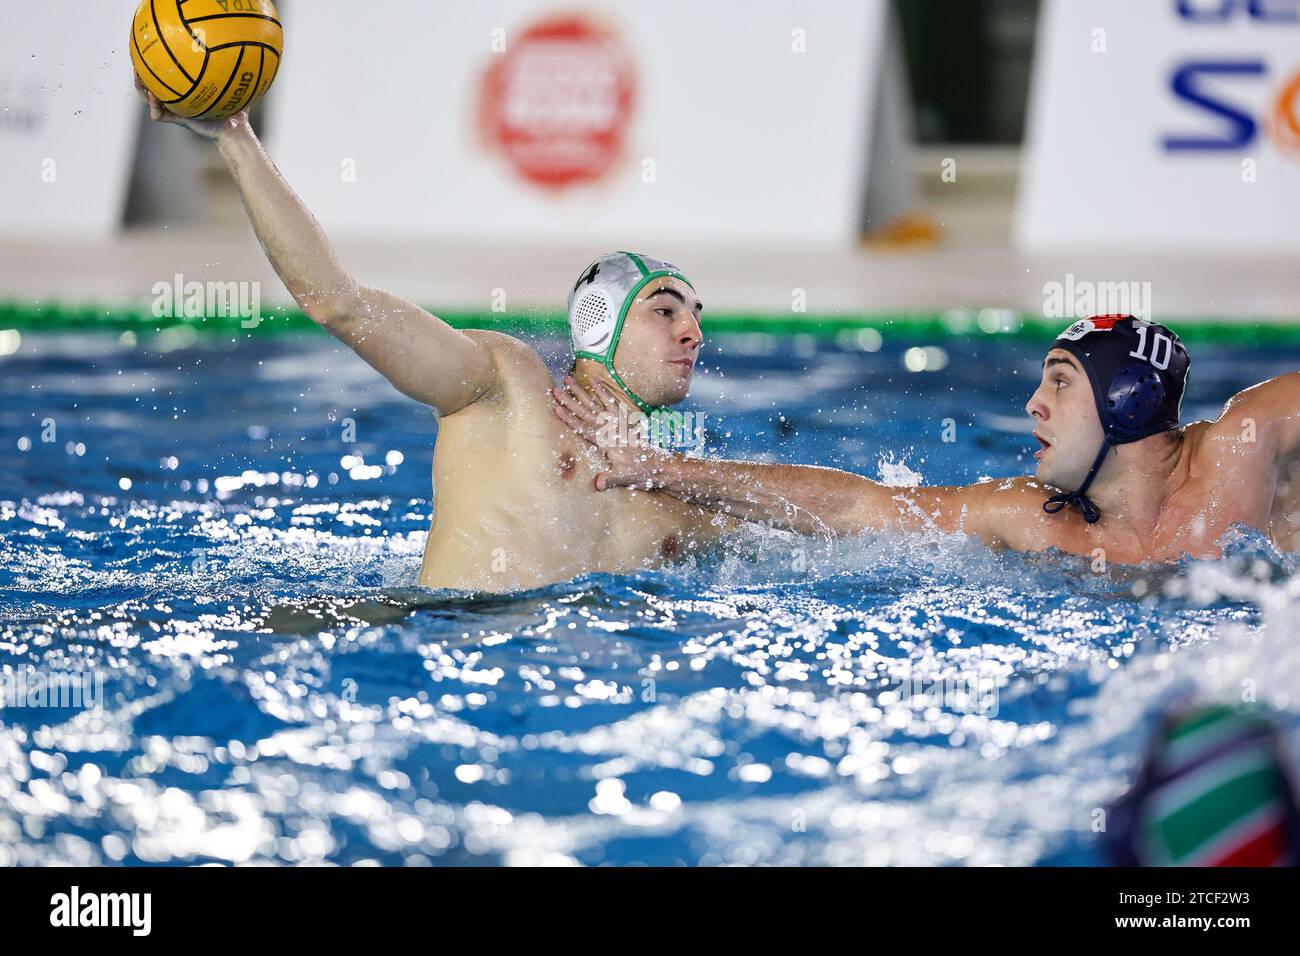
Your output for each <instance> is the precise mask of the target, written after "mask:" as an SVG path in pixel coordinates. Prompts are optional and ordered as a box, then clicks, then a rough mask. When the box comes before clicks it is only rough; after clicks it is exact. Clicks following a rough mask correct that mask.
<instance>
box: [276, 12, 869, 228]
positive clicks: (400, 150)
mask: <svg viewBox="0 0 1300 956" xmlns="http://www.w3.org/2000/svg"><path fill="white" fill-rule="evenodd" d="M281 6H282V13H283V14H284V18H285V29H286V55H285V59H284V66H283V68H282V70H281V72H280V75H279V77H278V78H277V80H276V88H275V90H274V92H273V93H272V96H271V99H270V109H271V113H270V116H269V120H270V131H269V142H268V146H269V149H270V150H271V153H272V155H273V156H274V157H275V160H276V162H277V164H278V165H279V166H280V168H281V170H282V171H283V172H284V174H285V176H286V178H287V179H288V180H289V182H290V183H291V184H292V185H293V186H294V188H295V189H296V190H298V192H299V193H300V195H301V196H302V197H303V199H304V200H305V201H306V203H307V204H308V205H309V206H310V207H311V208H312V210H313V211H314V212H315V213H316V215H317V216H318V217H319V218H320V219H321V221H322V223H323V224H324V226H325V227H326V228H327V229H328V230H330V231H332V232H335V233H337V234H354V235H384V236H402V235H407V236H414V235H421V236H441V237H463V238H478V239H489V240H496V239H532V240H556V239H568V240H597V239H599V240H603V241H607V242H610V243H614V244H615V245H618V243H621V242H626V243H631V242H637V243H640V242H647V241H658V240H679V239H690V240H697V241H725V242H729V243H743V242H772V241H791V242H824V243H838V244H843V243H849V242H853V241H855V240H856V238H857V236H858V232H859V227H860V223H861V218H862V208H863V190H864V189H865V184H866V162H867V156H868V155H869V147H870V143H869V138H870V130H871V116H870V115H869V114H870V111H871V105H872V104H874V103H875V95H874V94H875V85H876V82H877V73H878V69H879V64H880V61H881V49H882V43H883V41H884V35H885V14H886V5H885V3H884V2H883V0H827V2H823V3H817V4H808V3H803V2H798V0H747V2H744V3H740V2H719V3H698V2H692V0H659V2H655V3H644V2H631V0H602V2H600V3H590V2H589V3H583V2H581V0H580V2H579V3H578V4H576V5H575V4H572V3H545V2H537V0H499V2H492V3H465V4H456V5H455V8H454V10H455V12H454V14H453V13H451V12H449V10H450V8H449V6H448V5H445V4H438V3H410V2H405V0H367V2H366V3H352V2H343V0H311V2H310V3H307V2H301V0H292V2H290V0H284V2H283V3H282V5H281Z"/></svg>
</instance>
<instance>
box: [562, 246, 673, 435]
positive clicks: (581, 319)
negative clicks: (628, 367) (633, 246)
mask: <svg viewBox="0 0 1300 956" xmlns="http://www.w3.org/2000/svg"><path fill="white" fill-rule="evenodd" d="M666 276H670V277H672V278H674V279H679V280H681V281H682V282H685V283H686V284H687V285H688V286H691V288H692V289H694V288H695V286H693V285H691V281H690V280H689V279H687V278H686V276H684V275H683V274H682V272H681V270H680V269H678V268H677V267H676V266H675V265H673V264H672V263H671V262H664V261H663V260H662V259H655V258H652V257H651V256H642V255H637V254H636V253H633V252H609V253H606V254H605V255H603V256H601V257H600V258H599V259H597V260H596V261H595V262H593V263H591V265H589V266H587V268H586V269H585V270H584V271H583V273H582V275H581V276H579V278H578V281H577V283H576V284H575V285H574V286H573V291H572V292H570V293H569V302H568V318H569V337H570V338H571V339H572V341H573V354H574V356H575V357H576V358H586V359H592V360H594V361H597V362H600V363H601V364H602V365H603V366H605V369H606V370H607V371H608V372H609V374H610V377H611V378H613V379H614V381H615V382H617V383H618V385H619V387H620V388H622V389H623V391H625V392H626V393H627V394H628V397H630V398H631V399H632V401H634V402H636V404H637V407H638V408H640V409H641V411H643V412H644V413H645V414H647V415H650V414H652V413H654V412H655V411H656V409H655V408H654V407H653V406H651V405H649V404H647V403H646V402H644V401H642V400H641V398H640V396H638V395H637V394H636V393H635V392H633V391H632V389H630V388H628V387H627V384H626V383H625V382H624V381H623V379H622V378H621V377H620V376H619V374H618V371H617V370H616V369H615V368H614V353H615V352H616V351H617V350H618V339H619V336H620V335H622V334H623V323H624V321H626V319H627V312H628V309H630V308H631V307H632V303H633V302H635V301H636V297H637V293H639V292H640V291H641V290H642V289H643V288H645V286H646V285H648V284H649V283H650V282H652V281H654V280H655V279H661V278H664V277H666Z"/></svg>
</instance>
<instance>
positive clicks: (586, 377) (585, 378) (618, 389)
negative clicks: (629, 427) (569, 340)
mask: <svg viewBox="0 0 1300 956" xmlns="http://www.w3.org/2000/svg"><path fill="white" fill-rule="evenodd" d="M569 374H570V375H571V377H572V378H573V380H574V381H575V382H577V383H578V384H579V385H581V386H582V387H583V388H585V389H586V390H587V391H589V392H590V391H592V388H593V386H594V385H595V384H596V383H597V382H599V383H601V384H602V385H604V386H605V387H606V388H608V389H609V390H610V391H611V392H612V393H613V394H614V397H615V398H616V399H618V403H619V404H620V405H622V406H623V407H624V408H625V409H627V411H628V414H629V415H639V414H641V410H640V409H639V408H638V407H637V404H636V402H634V401H632V398H631V396H629V395H628V394H627V392H625V391H623V387H622V386H621V385H619V384H618V382H616V381H614V377H613V376H612V375H610V374H609V369H607V368H605V366H603V365H601V364H600V363H599V362H593V361H592V360H591V359H583V358H580V359H578V360H577V361H576V362H575V363H574V365H573V371H572V372H570V373H569Z"/></svg>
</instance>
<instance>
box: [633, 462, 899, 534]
mask: <svg viewBox="0 0 1300 956" xmlns="http://www.w3.org/2000/svg"><path fill="white" fill-rule="evenodd" d="M652 480H653V485H654V487H656V488H658V489H659V490H662V491H665V492H667V493H668V494H670V495H672V496H673V497H674V498H680V499H681V500H682V501H686V502H690V503H691V504H697V505H700V506H702V507H705V508H709V509H710V510H714V511H720V512H722V513H724V514H727V515H731V516H732V517H736V518H740V519H743V520H745V521H756V522H762V523H765V524H771V525H774V526H776V527H778V528H784V529H785V530H788V531H794V532H797V533H799V534H855V533H858V532H861V531H867V530H876V529H881V528H884V527H887V526H891V525H893V526H897V524H898V523H899V522H898V518H897V508H896V507H891V505H890V492H891V490H893V489H890V488H888V487H887V486H885V485H881V484H880V483H878V482H875V481H872V480H871V479H870V478H864V477H863V476H862V475H855V474H852V473H851V472H847V471H839V470H837V469H835V468H821V467H817V466H814V465H778V464H765V463H760V462H743V461H718V460H712V459H707V458H686V457H683V456H680V455H665V456H663V457H662V458H661V459H659V460H658V461H657V462H656V465H655V469H654V476H653V479H652ZM891 514H892V515H893V516H894V517H893V520H891Z"/></svg>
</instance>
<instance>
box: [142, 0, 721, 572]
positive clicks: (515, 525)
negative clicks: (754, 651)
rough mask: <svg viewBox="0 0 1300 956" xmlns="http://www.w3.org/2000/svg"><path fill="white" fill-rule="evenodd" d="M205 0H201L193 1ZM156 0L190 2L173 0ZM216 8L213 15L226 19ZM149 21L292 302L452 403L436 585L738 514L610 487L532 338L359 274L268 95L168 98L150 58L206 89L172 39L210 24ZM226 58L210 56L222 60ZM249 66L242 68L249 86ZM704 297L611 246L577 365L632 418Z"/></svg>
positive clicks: (683, 544) (428, 550)
mask: <svg viewBox="0 0 1300 956" xmlns="http://www.w3.org/2000/svg"><path fill="white" fill-rule="evenodd" d="M200 2H203V0H190V3H189V4H187V5H186V7H185V11H186V14H185V15H186V16H188V15H189V13H190V11H192V10H194V9H200V8H199V7H196V6H195V4H197V3H200ZM266 6H267V7H269V4H266ZM158 7H160V8H164V9H165V8H168V7H170V8H171V13H172V15H173V16H176V17H179V16H180V14H179V12H178V10H179V8H178V6H177V4H176V3H175V2H174V0H170V2H168V3H161V2H160V3H159V4H158ZM142 10H144V7H142ZM268 15H269V14H268ZM217 19H223V18H217ZM255 19H256V18H254V20H255ZM204 22H206V23H207V24H208V26H209V27H211V25H212V24H213V23H215V22H216V19H214V20H210V21H204ZM250 22H251V21H250ZM252 25H253V26H257V24H256V23H252ZM276 26H277V27H278V23H277V24H276ZM137 27H138V28H141V30H140V34H139V35H136V36H133V48H140V49H143V51H144V53H143V57H136V56H135V55H134V50H133V59H135V60H136V63H137V66H136V69H137V76H136V85H137V87H138V88H139V90H140V93H141V96H142V98H143V99H144V100H145V102H146V103H147V104H148V106H149V115H150V116H151V118H152V119H154V120H156V121H159V122H165V123H173V124H176V125H179V126H184V127H185V128H187V129H189V130H191V131H192V132H194V133H197V134H198V135H200V136H202V137H203V138H205V139H207V140H210V141H212V142H213V143H215V144H216V146H217V149H218V150H219V151H220V153H221V156H222V158H223V159H224V160H225V162H226V165H227V167H228V168H229V170H230V172H231V175H232V176H233V177H234V180H235V183H236V185H237V186H238V187H239V191H240V195H241V196H242V197H243V202H244V206H245V208H246V209H247V210H248V216H249V219H250V221H251V222H252V225H253V229H254V231H255V232H256V234H257V238H258V240H259V241H260V242H261V244H262V248H263V249H264V250H265V252H266V255H267V258H268V259H269V260H270V262H271V265H272V266H273V267H274V268H275V271H276V274H277V275H279V277H280V279H281V280H282V281H283V282H284V285H285V288H286V289H288V291H289V293H290V295H292V296H293V298H294V301H295V302H297V303H298V305H299V306H300V307H301V308H302V310H303V311H304V312H305V313H306V314H307V315H308V316H310V317H311V318H312V320H313V321H315V322H316V323H318V324H319V325H321V326H322V327H323V328H325V329H326V330H327V331H329V332H330V334H332V335H333V336H335V337H336V338H337V339H339V340H340V341H342V342H344V343H346V344H347V345H348V346H349V347H350V348H352V349H353V350H354V351H356V352H357V354H358V355H360V356H361V357H362V358H363V359H365V360H366V362H368V363H369V364H370V365H371V366H373V367H374V368H375V369H376V370H377V371H379V372H380V373H381V374H382V375H383V376H384V377H385V378H387V379H388V381H389V382H391V383H392V384H393V385H394V387H396V388H397V389H398V390H399V391H401V392H402V393H403V394H405V395H407V396H409V397H411V398H413V399H415V400H416V401H419V402H423V403H424V404H426V405H429V406H430V407H432V408H433V409H434V410H435V411H436V412H437V413H438V414H439V416H441V418H440V424H439V433H438V439H437V445H436V448H435V450H434V456H433V459H434V460H433V476H434V483H435V486H436V489H437V495H436V499H435V503H434V516H433V522H432V526H431V528H430V532H429V536H428V540H427V542H426V545H425V551H424V561H423V565H422V567H421V571H420V583H421V584H422V585H424V586H426V587H436V588H443V587H448V588H463V589H472V590H485V591H506V590H517V589H521V588H529V587H537V586H541V585H543V584H547V583H550V582H553V581H559V580H566V579H569V578H572V577H574V576H576V575H578V574H581V573H584V572H589V571H606V572H611V573H616V572H627V571H633V570H637V569H640V568H647V567H655V566H659V565H662V564H663V563H665V562H669V561H674V560H677V559H680V558H682V557H684V556H687V555H690V554H693V553H698V552H699V551H700V550H701V549H702V548H705V547H707V546H709V545H711V544H713V543H714V542H716V540H717V538H718V537H719V535H720V534H721V532H722V531H723V530H724V529H725V528H726V527H727V525H728V522H726V521H725V519H721V518H719V517H717V516H715V515H712V514H710V513H709V512H707V511H705V510H704V509H702V508H699V507H697V506H695V505H690V504H686V503H684V502H682V501H679V500H677V499H676V498H673V497H672V496H670V495H667V494H662V493H658V492H654V493H645V492H640V491H636V490H632V489H623V490H621V491H618V492H616V493H614V494H602V493H600V492H598V491H597V490H596V488H595V484H594V478H595V475H596V472H597V470H598V467H599V465H600V464H601V458H600V456H599V454H598V453H596V452H595V451H594V450H592V449H590V448H588V446H587V445H586V444H585V443H584V442H583V441H582V440H581V439H579V438H578V437H577V436H576V435H574V434H573V433H572V432H571V431H569V429H567V428H565V427H564V425H563V424H562V423H561V422H559V421H558V420H557V419H556V418H555V416H554V415H553V414H552V412H551V403H552V387H553V385H554V383H553V380H552V377H551V373H550V372H549V371H548V370H547V368H546V366H545V365H544V364H543V362H542V360H541V358H540V357H539V356H538V355H537V353H536V352H535V351H533V349H531V348H529V347H528V346H527V345H525V344H524V343H522V342H520V341H518V340H517V339H514V338H512V337H510V336H508V335H503V334H501V333H498V332H490V331H483V330H468V331H459V330H457V329H454V328H452V327H451V326H449V325H447V324H446V323H445V322H443V321H441V320H440V319H438V318H437V317H436V316H433V315H431V314H430V313H428V312H426V311H425V310H424V309H421V308H420V307H419V306H417V305H414V304H413V303H411V302H408V301H407V300H405V299H403V298H401V297H400V296H397V295H394V294H392V293H391V292H386V291H384V290H381V289H375V288H372V287H370V286H367V285H365V284H364V283H363V282H361V281H360V280H358V279H357V278H356V277H354V276H353V275H352V274H351V273H349V272H348V271H347V270H346V269H345V268H344V267H343V266H342V265H341V264H340V263H339V261H338V258H337V257H336V256H335V254H334V250H333V249H332V247H331V246H330V243H329V240H328V239H327V238H326V236H325V233H324V231H323V230H322V229H321V227H320V224H319V223H317V222H316V219H315V217H313V216H312V214H311V212H310V211H309V210H308V209H307V207H306V206H304V205H303V203H302V201H301V200H300V199H299V198H298V197H297V196H296V195H295V194H294V192H293V190H292V189H291V188H290V187H289V184H288V183H287V182H285V180H284V177H282V176H281V175H280V173H279V171H278V170H277V169H276V168H275V165H274V164H273V163H272V161H271V158H270V157H269V156H268V155H267V153H266V150H265V149H263V147H262V145H261V143H260V142H259V141H258V139H257V136H256V135H255V134H254V132H253V129H252V127H251V126H250V125H249V121H248V112H247V105H248V104H249V103H251V102H252V101H253V100H254V99H255V98H256V95H248V96H247V99H246V100H245V102H244V104H243V107H242V108H241V109H239V110H238V111H236V112H234V113H233V114H232V115H229V116H227V117H225V118H220V119H216V118H212V117H213V115H214V114H216V113H218V112H220V111H221V110H220V108H219V104H220V103H223V102H225V99H223V97H222V96H218V97H216V99H212V98H211V97H209V98H208V99H206V100H205V101H204V102H206V103H207V104H208V106H204V105H203V103H199V104H197V105H194V106H193V108H192V109H191V110H190V111H191V112H192V113H193V114H194V115H192V116H180V115H178V114H176V113H175V112H172V111H171V110H170V109H169V108H168V105H167V104H166V103H164V102H163V101H162V100H161V99H160V97H159V96H158V95H157V92H156V90H155V87H158V85H159V82H160V81H159V79H158V76H157V75H155V74H154V73H153V72H152V71H151V69H150V66H149V64H150V63H152V64H153V69H156V70H157V71H158V73H161V74H163V75H164V76H165V77H166V78H168V79H171V80H172V82H173V83H174V84H176V85H184V83H187V82H190V83H194V84H195V89H199V90H201V89H202V83H203V74H202V73H201V71H200V70H199V69H198V67H197V66H195V65H194V64H188V66H189V67H190V72H191V73H195V74H200V75H199V76H198V77H197V79H195V77H191V76H188V75H187V78H186V79H185V80H181V79H178V78H177V77H176V76H173V75H172V74H170V73H168V72H167V70H168V69H170V67H169V66H168V63H169V62H173V60H174V61H175V63H176V65H177V66H178V67H180V66H183V65H187V64H185V61H184V58H183V57H182V56H179V55H178V56H177V57H175V58H173V57H172V56H170V55H167V56H164V53H165V52H166V51H164V50H163V49H162V48H161V46H159V43H160V42H162V41H166V39H167V38H168V37H169V36H172V37H179V40H177V41H176V42H174V43H173V44H172V45H173V46H180V45H184V44H187V43H189V42H190V40H189V39H188V38H189V37H190V36H191V32H190V31H191V30H197V29H198V28H199V24H198V23H197V22H195V21H194V20H191V21H189V23H188V25H187V24H184V23H179V22H167V21H165V22H163V24H162V26H161V28H160V29H159V28H156V27H155V26H154V25H153V20H152V16H151V17H150V18H149V19H147V20H145V21H141V20H140V19H139V17H137ZM182 30H184V32H182ZM141 36H143V38H144V42H143V43H141V42H140V39H141ZM163 45H165V43H164V44H163ZM211 55H212V54H211V51H209V52H208V54H205V58H202V62H203V63H205V64H209V65H210V63H211V60H210V56H211ZM262 56H263V57H265V51H263V54H262ZM276 61H277V63H278V55H277V56H276ZM198 62H199V60H195V63H198ZM142 71H143V75H142ZM234 72H235V76H236V78H235V79H234V80H233V81H230V82H232V83H235V84H238V83H239V82H240V80H239V79H238V76H239V70H238V69H236V70H235V71H234ZM245 72H247V71H245ZM142 80H143V81H144V82H142ZM258 86H259V84H251V85H250V88H251V89H253V90H254V91H255V92H256V90H257V89H258ZM172 89H173V91H174V88H172ZM232 89H238V86H237V85H236V86H232ZM163 92H164V93H167V92H168V90H166V89H164V90H163ZM178 95H179V93H178ZM191 95H194V94H191ZM224 95H227V96H228V94H224ZM259 95H260V94H259ZM181 102H185V100H178V101H177V103H181ZM213 104H217V107H216V108H214V107H213ZM173 105H176V104H173ZM209 110H210V112H208V111H209ZM204 112H208V115H206V116H205V115H203V113H204ZM502 280H503V281H502V284H503V285H504V284H506V283H507V282H508V277H505V276H503V277H502ZM702 308H703V306H702V304H701V303H700V300H699V298H698V297H697V296H696V293H695V289H694V287H693V286H692V285H691V284H690V282H689V281H687V279H686V277H685V276H684V275H682V273H681V272H680V271H679V270H677V269H676V267H674V266H672V265H670V264H669V263H666V262H661V261H659V260H655V259H652V258H650V257H648V256H639V255H635V254H632V253H624V252H619V253H610V254H607V255H605V256H602V257H600V258H599V259H597V260H596V261H595V262H592V263H591V264H590V265H589V266H588V267H587V268H586V269H584V270H583V271H582V273H581V274H580V276H579V278H578V281H577V284H576V285H575V286H574V287H573V289H572V291H571V292H570V294H569V316H570V325H571V328H572V333H573V343H574V350H575V360H574V364H573V367H572V370H571V374H572V375H573V377H574V379H575V380H576V381H577V382H578V383H580V384H582V385H587V386H592V385H595V384H596V383H598V382H599V383H605V384H607V385H608V386H609V387H610V388H611V389H612V394H614V395H615V396H617V398H616V400H617V401H619V402H621V403H622V406H623V407H624V409H625V411H626V412H627V414H628V415H629V417H630V418H640V417H641V416H643V415H646V414H654V413H655V412H656V411H658V410H659V409H661V408H662V407H664V406H669V405H673V404H676V403H678V402H680V401H682V400H683V399H684V398H685V397H686V394H687V391H688V390H689V388H690V383H691V378H692V374H693V371H694V367H695V361H696V358H697V356H698V354H699V348H700V345H701V342H702V337H701V334H700V324H699V320H700V311H701V309H702Z"/></svg>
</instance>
